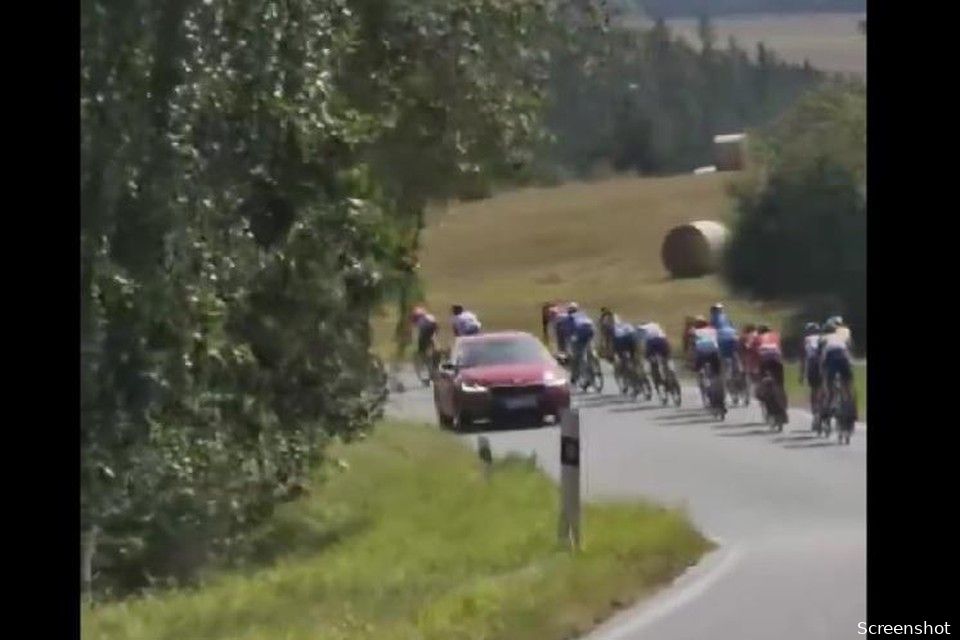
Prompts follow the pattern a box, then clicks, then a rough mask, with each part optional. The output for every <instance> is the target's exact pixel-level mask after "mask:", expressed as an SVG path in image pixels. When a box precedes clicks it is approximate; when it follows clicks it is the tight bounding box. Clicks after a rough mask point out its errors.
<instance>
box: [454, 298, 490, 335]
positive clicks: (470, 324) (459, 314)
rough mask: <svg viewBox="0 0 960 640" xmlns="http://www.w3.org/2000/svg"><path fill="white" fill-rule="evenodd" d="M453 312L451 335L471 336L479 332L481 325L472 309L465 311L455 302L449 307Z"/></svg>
mask: <svg viewBox="0 0 960 640" xmlns="http://www.w3.org/2000/svg"><path fill="white" fill-rule="evenodd" d="M450 310H451V312H452V313H453V320H452V325H453V335H454V336H472V335H476V334H478V333H480V329H481V328H482V325H481V324H480V320H479V319H478V318H477V315H476V314H475V313H473V312H472V311H465V310H464V308H463V306H462V305H459V304H455V305H453V307H451V309H450Z"/></svg>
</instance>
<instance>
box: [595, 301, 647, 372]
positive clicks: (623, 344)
mask: <svg viewBox="0 0 960 640" xmlns="http://www.w3.org/2000/svg"><path fill="white" fill-rule="evenodd" d="M600 335H601V337H602V338H603V340H604V342H605V343H606V344H608V345H609V347H610V351H611V353H612V356H613V358H614V359H620V361H621V362H624V363H626V364H629V365H631V366H632V365H636V364H638V363H639V362H640V345H641V339H640V338H641V336H640V332H639V331H638V328H637V327H636V326H634V325H632V324H630V323H628V322H623V321H621V320H620V319H619V318H618V317H617V316H616V315H614V314H613V312H612V311H610V310H609V309H606V308H604V309H603V310H602V313H601V315H600Z"/></svg>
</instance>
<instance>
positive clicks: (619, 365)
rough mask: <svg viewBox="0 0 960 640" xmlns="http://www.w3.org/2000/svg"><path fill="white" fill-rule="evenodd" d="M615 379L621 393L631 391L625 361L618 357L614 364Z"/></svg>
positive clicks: (624, 393)
mask: <svg viewBox="0 0 960 640" xmlns="http://www.w3.org/2000/svg"><path fill="white" fill-rule="evenodd" d="M613 380H614V382H616V383H617V388H618V389H620V395H624V396H625V395H627V394H628V393H629V392H630V380H629V379H628V377H627V374H626V372H625V371H624V366H623V362H622V361H621V360H620V359H619V358H617V359H616V361H615V363H614V365H613Z"/></svg>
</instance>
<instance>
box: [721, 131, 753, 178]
mask: <svg viewBox="0 0 960 640" xmlns="http://www.w3.org/2000/svg"><path fill="white" fill-rule="evenodd" d="M746 142H747V136H746V134H744V133H727V134H723V135H719V136H714V138H713V153H714V162H715V163H716V167H717V171H739V170H741V169H743V167H744V165H745V164H746V155H747V150H746Z"/></svg>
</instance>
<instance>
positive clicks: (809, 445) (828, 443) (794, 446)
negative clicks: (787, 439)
mask: <svg viewBox="0 0 960 640" xmlns="http://www.w3.org/2000/svg"><path fill="white" fill-rule="evenodd" d="M836 446H838V445H837V443H836V441H835V440H827V441H823V440H821V441H820V442H809V443H806V444H804V443H797V444H785V445H783V448H784V449H819V448H821V447H836Z"/></svg>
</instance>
